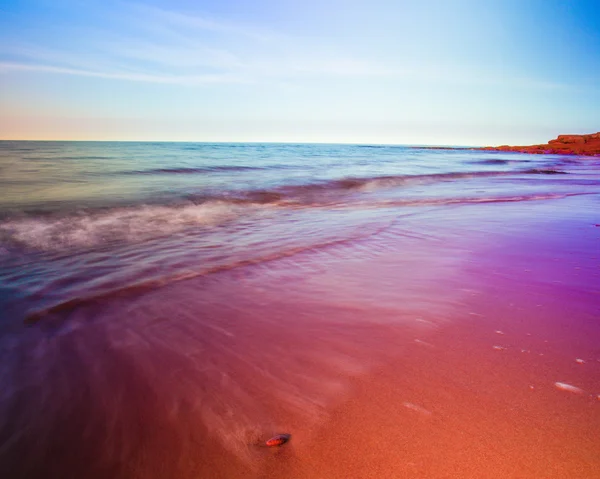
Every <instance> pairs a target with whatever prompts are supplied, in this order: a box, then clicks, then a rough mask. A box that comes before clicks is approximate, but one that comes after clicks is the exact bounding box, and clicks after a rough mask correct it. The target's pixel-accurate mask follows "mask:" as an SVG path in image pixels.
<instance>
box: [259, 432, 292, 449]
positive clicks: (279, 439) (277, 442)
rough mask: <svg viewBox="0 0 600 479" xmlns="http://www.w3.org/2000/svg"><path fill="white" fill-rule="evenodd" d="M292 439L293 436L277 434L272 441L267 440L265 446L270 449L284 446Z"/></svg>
mask: <svg viewBox="0 0 600 479" xmlns="http://www.w3.org/2000/svg"><path fill="white" fill-rule="evenodd" d="M291 437H292V435H291V434H277V435H276V436H273V437H272V438H271V439H268V440H266V441H265V446H269V447H275V446H282V445H283V444H285V443H286V442H288V441H289V440H290V438H291Z"/></svg>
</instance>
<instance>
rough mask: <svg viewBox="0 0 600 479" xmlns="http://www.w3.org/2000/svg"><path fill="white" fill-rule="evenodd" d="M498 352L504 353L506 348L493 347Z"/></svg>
mask: <svg viewBox="0 0 600 479" xmlns="http://www.w3.org/2000/svg"><path fill="white" fill-rule="evenodd" d="M492 348H494V349H495V350H496V351H504V350H505V349H506V348H505V347H503V346H492Z"/></svg>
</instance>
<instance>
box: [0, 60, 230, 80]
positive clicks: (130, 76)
mask: <svg viewBox="0 0 600 479" xmlns="http://www.w3.org/2000/svg"><path fill="white" fill-rule="evenodd" d="M10 70H13V71H14V70H20V71H39V72H47V73H59V74H64V75H76V76H87V77H98V78H108V79H112V80H127V81H137V82H151V83H165V84H177V85H199V84H208V83H239V82H240V79H239V78H237V77H234V76H228V75H227V74H203V75H177V76H166V75H152V74H144V73H126V72H102V71H90V70H80V69H77V68H65V67H58V66H52V65H41V64H27V63H14V62H0V71H10Z"/></svg>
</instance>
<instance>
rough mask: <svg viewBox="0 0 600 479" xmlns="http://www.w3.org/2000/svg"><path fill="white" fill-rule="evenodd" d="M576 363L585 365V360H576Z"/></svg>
mask: <svg viewBox="0 0 600 479" xmlns="http://www.w3.org/2000/svg"><path fill="white" fill-rule="evenodd" d="M575 362H576V363H579V364H585V360H583V359H579V358H577V359H576V360H575Z"/></svg>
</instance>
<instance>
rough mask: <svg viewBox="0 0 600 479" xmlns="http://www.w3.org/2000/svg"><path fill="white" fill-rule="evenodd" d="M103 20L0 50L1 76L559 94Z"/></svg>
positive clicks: (306, 45)
mask: <svg viewBox="0 0 600 479" xmlns="http://www.w3.org/2000/svg"><path fill="white" fill-rule="evenodd" d="M102 15H105V18H104V19H103V21H101V22H99V23H100V24H102V25H103V27H102V28H97V27H91V26H89V25H82V26H80V27H69V26H64V25H58V26H57V29H60V31H61V36H59V37H58V39H51V40H53V41H51V42H48V43H51V44H52V46H51V47H50V46H42V45H40V44H38V43H31V42H30V43H22V42H19V41H11V42H8V43H6V44H5V45H4V47H0V62H1V63H0V70H2V71H15V70H19V71H38V72H45V73H53V74H61V75H75V76H87V77H97V78H105V79H111V80H122V81H132V82H149V83H160V84H178V85H207V84H217V83H223V84H230V83H263V84H264V83H266V82H271V83H278V82H288V83H289V82H297V81H301V80H303V79H312V78H315V79H319V80H324V79H334V80H335V79H344V80H348V79H353V78H359V79H361V78H363V79H364V78H369V79H373V78H381V79H394V80H398V81H413V82H427V83H432V84H436V83H446V84H466V85H472V84H485V85H492V86H493V85H498V86H500V85H507V84H508V85H512V86H518V87H523V88H558V87H560V85H555V84H551V83H546V82H539V81H536V80H530V79H527V78H506V77H505V76H502V75H494V74H493V72H487V71H485V70H480V71H477V72H473V71H472V69H469V68H464V67H460V66H456V65H454V66H452V65H446V66H443V65H435V64H431V63H430V62H427V61H426V60H424V59H421V60H417V61H415V60H413V61H407V60H406V59H402V60H400V59H399V60H398V61H395V62H394V61H390V60H391V59H390V58H388V59H387V63H384V62H383V61H376V60H373V59H371V58H364V57H361V56H358V55H356V54H355V53H354V52H349V51H346V50H345V49H344V48H343V46H340V45H333V44H331V43H329V44H328V43H327V41H325V40H324V39H319V38H309V37H298V36H294V35H290V34H287V33H282V32H278V31H274V30H271V29H268V28H264V27H259V26H256V25H248V24H242V23H236V22H232V21H225V20H222V19H216V18H213V17H209V16H204V15H200V14H198V13H194V14H190V13H188V12H183V11H175V10H167V9H164V8H158V7H155V6H150V5H145V4H141V3H129V4H124V5H123V8H122V9H119V10H118V12H116V13H110V12H109V11H106V12H103V13H102ZM124 25H127V28H126V29H125V28H123V26H124ZM57 31H58V30H57ZM124 32H127V33H124ZM61 38H62V39H63V40H61ZM73 39H76V42H74V41H73Z"/></svg>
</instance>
